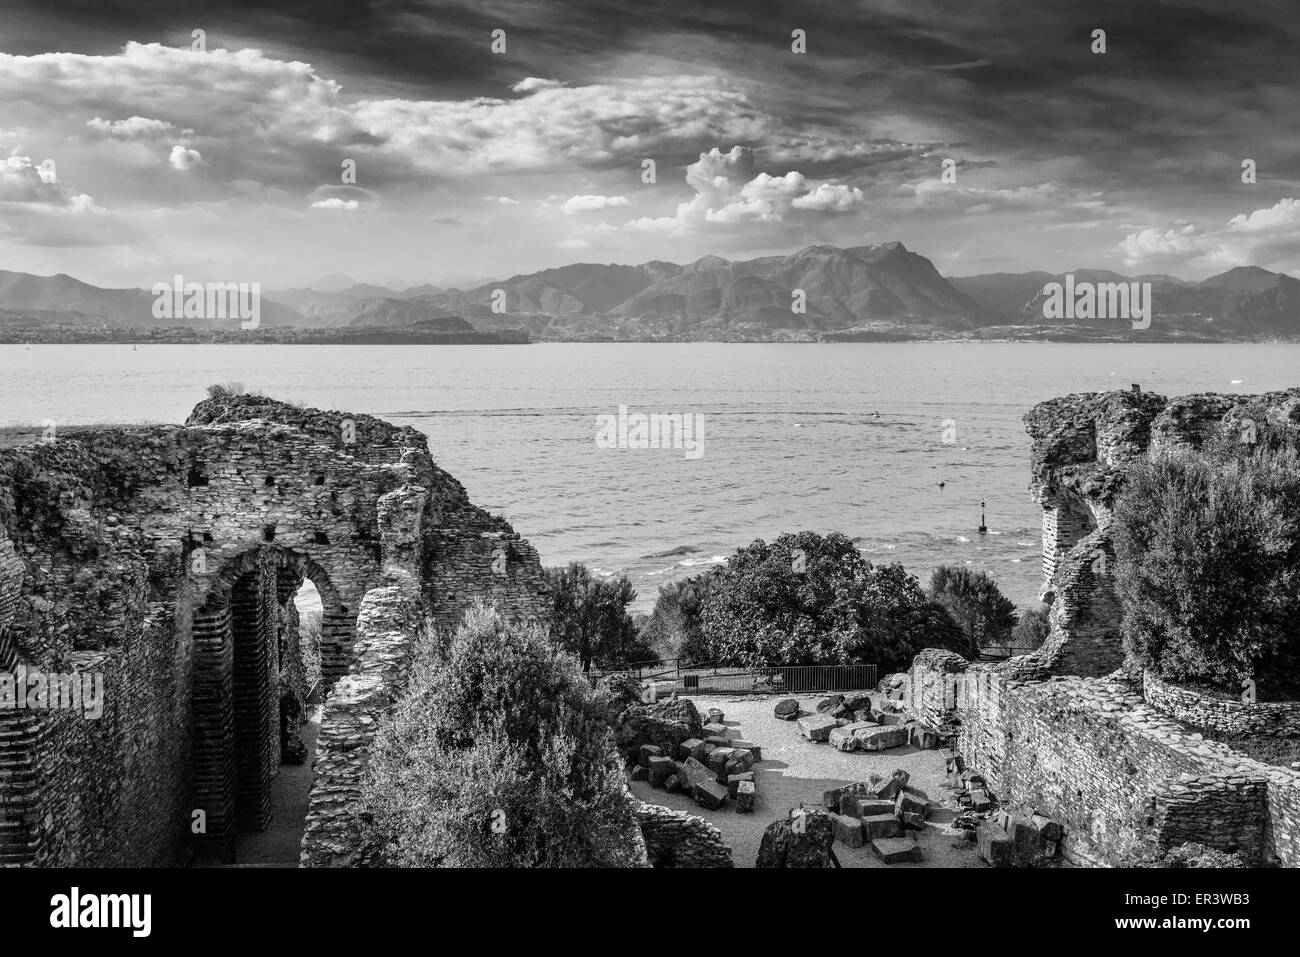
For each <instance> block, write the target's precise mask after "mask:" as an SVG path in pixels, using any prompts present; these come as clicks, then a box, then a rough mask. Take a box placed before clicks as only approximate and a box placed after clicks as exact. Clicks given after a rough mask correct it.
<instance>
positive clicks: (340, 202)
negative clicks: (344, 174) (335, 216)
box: [311, 196, 361, 210]
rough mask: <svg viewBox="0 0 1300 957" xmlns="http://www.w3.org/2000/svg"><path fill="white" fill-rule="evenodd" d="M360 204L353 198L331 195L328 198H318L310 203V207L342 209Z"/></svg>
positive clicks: (349, 208) (350, 208)
mask: <svg viewBox="0 0 1300 957" xmlns="http://www.w3.org/2000/svg"><path fill="white" fill-rule="evenodd" d="M360 206H361V204H360V203H358V202H357V201H356V200H355V199H339V197H337V196H331V197H330V198H329V199H318V200H316V202H314V203H312V204H311V208H312V209H342V210H352V209H358V208H359V207H360Z"/></svg>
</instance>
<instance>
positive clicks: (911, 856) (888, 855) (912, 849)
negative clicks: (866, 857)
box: [871, 836, 921, 864]
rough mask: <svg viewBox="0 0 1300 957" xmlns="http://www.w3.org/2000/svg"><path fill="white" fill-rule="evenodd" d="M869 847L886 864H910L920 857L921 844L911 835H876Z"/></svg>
mask: <svg viewBox="0 0 1300 957" xmlns="http://www.w3.org/2000/svg"><path fill="white" fill-rule="evenodd" d="M871 849H872V850H873V851H875V852H876V856H877V857H878V858H880V859H881V860H882V861H884V862H885V863H886V864H912V863H916V862H917V861H919V860H920V859H921V846H920V845H919V844H917V843H916V841H915V839H913V838H912V837H911V836H907V837H878V838H876V839H875V840H873V841H872V842H871Z"/></svg>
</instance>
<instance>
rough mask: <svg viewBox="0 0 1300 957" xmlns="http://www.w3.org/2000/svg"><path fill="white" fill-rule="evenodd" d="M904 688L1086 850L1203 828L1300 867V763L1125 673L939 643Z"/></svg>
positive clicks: (1230, 846) (964, 750) (1221, 841)
mask: <svg viewBox="0 0 1300 957" xmlns="http://www.w3.org/2000/svg"><path fill="white" fill-rule="evenodd" d="M963 665H964V667H963ZM904 701H905V703H906V705H907V707H908V709H909V710H910V711H911V712H912V713H914V714H917V715H918V716H922V717H925V718H926V719H927V720H929V721H931V722H932V723H935V724H938V725H945V726H948V727H951V728H953V729H955V730H956V731H957V739H956V740H957V749H958V751H959V752H960V753H961V754H962V755H963V756H964V757H965V759H966V761H967V764H968V765H969V766H970V767H973V768H975V769H976V770H978V771H979V772H980V773H982V774H983V775H984V776H985V777H986V778H987V779H988V781H989V785H990V787H991V788H992V790H993V792H994V793H995V794H996V796H997V797H998V799H999V800H1000V801H1001V802H1002V803H1003V804H1004V805H1006V806H1008V807H1011V808H1013V809H1036V810H1038V811H1040V812H1041V813H1044V814H1047V815H1049V816H1051V817H1054V818H1056V819H1058V820H1060V821H1062V822H1063V823H1064V824H1065V826H1066V831H1067V835H1066V840H1065V843H1064V845H1063V852H1064V853H1065V855H1066V856H1067V857H1069V858H1071V859H1073V860H1075V861H1076V862H1079V863H1087V864H1103V865H1113V864H1120V863H1124V862H1126V861H1130V860H1132V859H1134V856H1135V855H1142V854H1144V853H1150V852H1151V851H1153V850H1154V849H1157V848H1159V847H1162V846H1163V847H1168V846H1173V845H1177V844H1181V843H1184V842H1186V841H1187V840H1192V839H1194V840H1197V841H1199V842H1201V843H1203V844H1206V845H1209V846H1211V847H1217V848H1219V849H1221V850H1227V851H1235V852H1239V853H1241V854H1242V855H1243V856H1244V857H1245V858H1246V859H1247V860H1249V861H1251V862H1252V863H1270V862H1276V863H1281V864H1283V865H1285V866H1291V867H1294V866H1300V814H1297V811H1300V773H1297V772H1294V771H1291V770H1289V769H1285V768H1278V767H1273V766H1270V765H1266V764H1263V763H1261V762H1258V761H1255V760H1253V759H1251V758H1249V757H1247V756H1245V755H1243V754H1240V753H1238V752H1235V751H1232V750H1231V749H1229V748H1227V747H1225V746H1224V745H1221V744H1217V743H1214V742H1210V741H1206V740H1203V739H1202V737H1201V735H1200V734H1198V733H1195V732H1191V731H1189V730H1188V729H1187V728H1186V727H1184V726H1183V725H1181V724H1179V723H1178V722H1177V721H1175V720H1173V719H1171V718H1170V717H1168V716H1166V715H1165V714H1163V713H1162V712H1161V711H1160V710H1159V708H1157V707H1156V706H1155V705H1154V704H1152V703H1150V702H1147V701H1144V700H1143V699H1142V697H1141V695H1140V694H1138V693H1136V692H1135V690H1134V689H1133V688H1132V687H1131V686H1129V685H1127V684H1125V683H1123V682H1119V681H1112V680H1108V679H1105V678H1094V677H1083V676H1060V675H1055V676H1046V675H1045V674H1044V673H1043V672H1042V671H1041V670H1038V669H1037V668H1036V667H1035V663H1034V662H1033V661H1032V659H1029V658H1025V659H1021V660H1017V659H1012V660H1011V661H1010V662H1007V663H998V664H984V663H978V664H977V663H967V662H965V661H964V659H961V658H960V656H958V655H955V654H953V653H952V652H947V651H938V650H935V649H930V650H927V651H925V652H923V653H922V654H920V655H918V656H917V657H916V659H915V660H914V662H913V665H912V669H911V671H910V672H909V675H908V682H907V685H906V688H905V697H904Z"/></svg>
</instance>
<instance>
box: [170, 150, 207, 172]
mask: <svg viewBox="0 0 1300 957" xmlns="http://www.w3.org/2000/svg"><path fill="white" fill-rule="evenodd" d="M167 162H168V163H170V164H171V167H172V169H178V170H181V171H182V172H186V171H188V170H192V169H193V168H194V167H196V166H198V165H199V164H200V163H202V162H203V156H202V154H201V153H199V151H198V150H192V149H190V148H189V147H188V146H179V145H178V146H173V147H172V155H171V156H169V157H167Z"/></svg>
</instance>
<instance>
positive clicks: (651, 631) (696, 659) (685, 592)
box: [642, 570, 715, 664]
mask: <svg viewBox="0 0 1300 957" xmlns="http://www.w3.org/2000/svg"><path fill="white" fill-rule="evenodd" d="M714 578H715V575H714V573H713V571H712V570H710V571H708V572H705V573H704V574H702V575H694V576H692V577H690V578H683V579H681V580H679V581H675V582H671V583H670V584H667V585H664V586H663V587H662V588H660V589H659V594H658V595H657V596H656V597H655V607H654V610H653V611H652V612H651V613H650V620H649V621H648V622H646V625H645V628H644V630H643V631H642V639H643V640H644V641H645V642H646V644H648V645H649V646H650V647H652V648H654V649H655V651H656V652H657V653H658V654H659V655H660V656H661V657H663V658H680V659H681V660H682V661H683V662H686V663H694V664H704V663H707V662H708V655H709V651H708V645H707V643H706V641H705V638H704V626H703V622H702V616H703V613H704V603H705V601H706V600H707V599H708V595H709V587H710V585H711V583H712V582H713V580H714Z"/></svg>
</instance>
